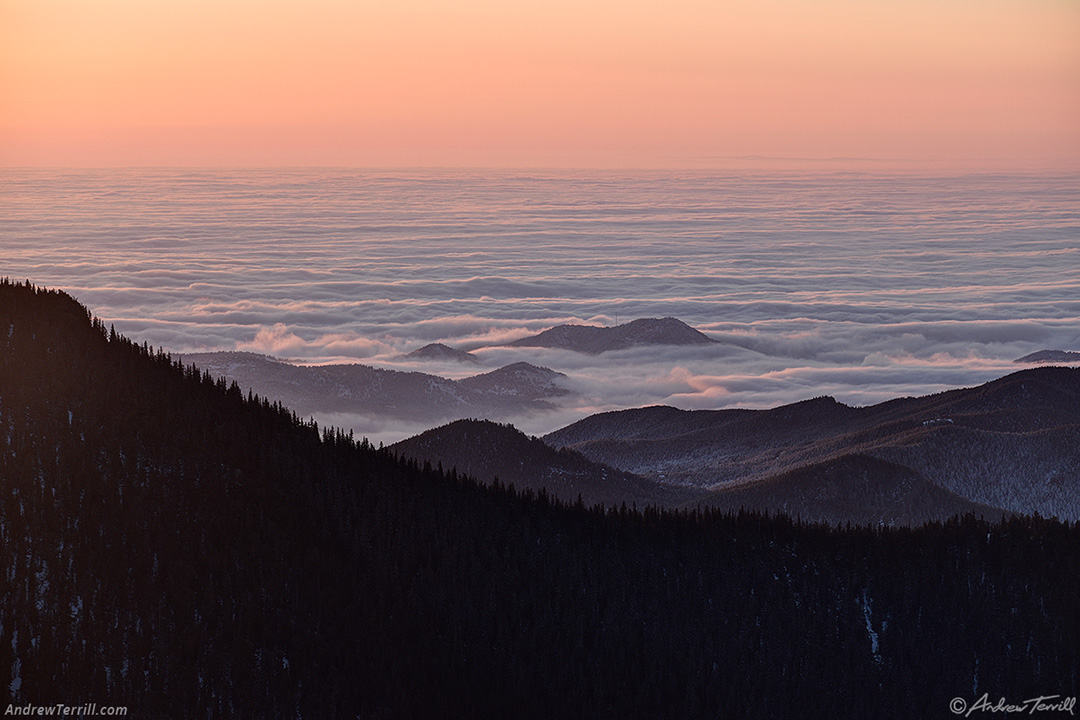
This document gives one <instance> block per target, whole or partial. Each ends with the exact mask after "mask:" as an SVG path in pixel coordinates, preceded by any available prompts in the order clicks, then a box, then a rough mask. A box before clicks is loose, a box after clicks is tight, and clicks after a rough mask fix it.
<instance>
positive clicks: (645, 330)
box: [507, 317, 716, 355]
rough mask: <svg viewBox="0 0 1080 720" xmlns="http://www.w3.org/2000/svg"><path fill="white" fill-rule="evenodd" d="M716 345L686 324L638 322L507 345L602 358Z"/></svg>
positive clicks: (577, 328) (559, 330)
mask: <svg viewBox="0 0 1080 720" xmlns="http://www.w3.org/2000/svg"><path fill="white" fill-rule="evenodd" d="M712 342H716V341H715V340H713V339H712V338H710V337H709V336H708V335H705V334H704V333H702V332H700V331H698V330H695V329H694V328H692V327H690V326H689V325H687V324H686V323H684V322H683V321H681V320H679V319H677V318H673V317H666V318H639V319H637V320H632V321H631V322H628V323H623V324H622V325H616V326H614V327H602V326H599V325H573V324H569V325H557V326H555V327H553V328H550V329H548V330H545V331H543V332H542V333H539V334H537V335H531V336H529V337H525V338H521V339H519V340H515V341H513V342H511V343H507V344H508V345H509V346H511V347H547V348H557V349H561V350H573V351H575V352H581V353H586V354H589V355H599V354H600V353H603V352H608V351H609V350H625V349H627V348H631V347H636V346H639V345H707V344H709V343H712Z"/></svg>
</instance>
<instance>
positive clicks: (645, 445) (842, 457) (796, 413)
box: [543, 367, 1080, 520]
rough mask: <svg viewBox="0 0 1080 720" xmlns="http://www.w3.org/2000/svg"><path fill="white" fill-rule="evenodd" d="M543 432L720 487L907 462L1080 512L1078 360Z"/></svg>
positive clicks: (972, 491) (1070, 513) (976, 487)
mask: <svg viewBox="0 0 1080 720" xmlns="http://www.w3.org/2000/svg"><path fill="white" fill-rule="evenodd" d="M543 439H544V441H545V442H547V443H548V444H550V445H552V446H553V447H556V448H568V449H573V450H576V451H578V452H580V453H581V454H583V455H584V456H585V457H587V458H589V459H590V460H593V461H594V462H599V463H604V464H606V465H609V466H611V467H615V468H619V469H621V470H626V471H628V472H632V473H635V474H637V475H640V476H642V477H647V478H652V479H656V480H664V481H666V482H671V483H676V484H680V485H690V486H694V487H700V488H705V489H710V490H721V491H723V490H726V489H729V488H742V490H741V491H742V492H747V491H748V490H747V489H748V488H749V487H750V486H751V485H752V484H753V483H760V482H768V483H770V485H768V487H771V488H772V490H770V494H775V493H776V488H777V484H776V483H778V482H780V479H782V478H787V481H786V482H788V483H789V484H790V483H792V482H793V481H794V480H795V479H797V478H799V477H801V476H805V474H806V471H805V470H800V469H801V468H806V467H807V466H813V465H817V466H818V468H819V470H821V471H824V470H825V468H827V467H828V466H829V465H833V466H834V469H833V470H831V471H829V472H832V473H833V474H834V475H836V476H837V477H841V478H846V480H845V481H850V478H849V477H848V476H849V475H850V474H851V473H852V472H854V473H856V474H863V473H865V472H867V471H868V468H870V467H877V468H880V469H883V470H884V469H885V468H892V469H888V470H886V471H885V472H884V473H883V475H884V476H887V477H894V476H896V473H897V472H898V469H899V471H902V472H901V474H906V476H907V477H908V482H917V483H918V484H924V483H926V482H929V483H931V484H932V485H934V486H936V487H937V488H938V490H945V491H948V492H949V493H951V494H953V495H955V496H958V497H959V498H963V499H964V500H966V501H969V502H971V503H977V504H980V505H985V506H990V507H992V508H999V509H1002V510H1005V511H1008V512H1016V513H1024V514H1032V513H1040V514H1042V515H1044V516H1056V517H1060V518H1063V519H1070V520H1077V519H1080V369H1075V368H1063V367H1045V368H1036V369H1031V370H1024V371H1020V372H1017V373H1013V374H1011V375H1008V376H1006V377H1003V378H1000V379H998V380H995V381H992V382H989V383H986V384H984V385H980V386H978V387H974V388H964V389H957V390H950V391H948V392H943V393H939V394H936V395H929V396H924V397H915V398H900V399H896V400H891V401H888V402H884V403H880V404H878V405H872V406H869V407H849V406H847V405H843V404H842V403H838V402H836V400H834V399H833V398H830V397H820V398H815V399H812V400H807V401H804V402H800V403H795V404H793V405H786V406H782V407H778V408H774V409H771V410H742V409H738V410H693V411H687V410H678V409H675V408H670V407H647V408H639V409H634V410H624V411H617V412H610V413H602V414H598V415H593V416H590V417H587V418H585V419H583V420H581V421H579V422H576V423H574V424H572V425H569V426H567V427H564V428H562V429H560V430H556V431H555V432H552V433H550V434H548V435H546V436H544V438H543ZM860 456H861V459H857V458H859V457H860ZM867 458H874V459H876V460H880V461H883V462H884V463H888V465H880V464H875V463H872V462H871V461H870V460H868V459H867ZM837 463H840V464H839V465H837ZM822 464H824V465H822ZM844 468H847V470H845V469H844ZM818 476H820V473H818ZM758 487H759V488H764V487H766V486H758ZM799 492H801V491H799ZM799 492H796V493H795V495H798V494H799ZM935 492H936V491H935ZM793 499H794V495H793V496H792V498H791V500H793ZM787 502H788V504H787V506H788V507H793V508H797V507H800V505H799V504H797V503H794V502H790V501H787ZM722 504H723V503H722ZM856 505H857V503H856ZM943 507H945V506H943ZM773 509H774V510H777V509H780V506H779V505H777V506H774V507H773ZM804 517H806V516H805V515H804ZM833 519H842V518H839V517H837V518H833Z"/></svg>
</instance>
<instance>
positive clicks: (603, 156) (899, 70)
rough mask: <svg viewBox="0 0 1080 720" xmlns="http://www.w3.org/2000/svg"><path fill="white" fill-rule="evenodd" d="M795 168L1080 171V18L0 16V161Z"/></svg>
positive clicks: (448, 6)
mask: <svg viewBox="0 0 1080 720" xmlns="http://www.w3.org/2000/svg"><path fill="white" fill-rule="evenodd" d="M748 156H752V157H748ZM760 158H768V159H765V160H763V159H760ZM805 161H812V162H811V163H810V164H812V165H825V166H829V167H839V166H845V167H852V166H854V167H862V166H879V165H881V164H885V165H898V166H916V167H921V168H925V167H934V168H947V169H955V168H1002V169H1014V168H1025V169H1044V168H1057V169H1076V168H1078V167H1080V2H1077V1H1076V0H932V1H931V0H926V1H924V0H905V1H904V2H899V1H895V0H894V1H890V0H823V1H814V0H753V1H751V0H734V1H730V0H729V1H720V0H708V1H705V0H667V1H666V2H663V3H661V2H648V1H645V0H619V2H615V1H614V0H575V1H574V2H570V1H569V0H545V2H542V3H528V4H525V3H509V2H505V1H504V0H500V1H499V2H495V1H494V0H460V1H455V2H448V1H446V0H398V1H396V2H384V1H381V2H369V1H367V0H361V1H357V0H308V1H307V2H299V1H298V0H258V2H256V1H255V0H214V1H213V2H210V1H208V0H153V1H152V2H148V1H147V0H94V1H93V2H91V1H90V0H0V164H3V165H8V166H11V165H61V166H64V165H73V166H84V165H89V166H115V165H259V166H273V165H351V166H446V165H458V166H555V167H559V166H577V167H636V166H642V167H702V166H719V167H724V166H731V165H739V164H743V163H750V164H755V163H759V164H761V163H763V164H765V165H769V164H770V163H775V164H777V165H786V166H792V165H799V164H800V163H803V162H805Z"/></svg>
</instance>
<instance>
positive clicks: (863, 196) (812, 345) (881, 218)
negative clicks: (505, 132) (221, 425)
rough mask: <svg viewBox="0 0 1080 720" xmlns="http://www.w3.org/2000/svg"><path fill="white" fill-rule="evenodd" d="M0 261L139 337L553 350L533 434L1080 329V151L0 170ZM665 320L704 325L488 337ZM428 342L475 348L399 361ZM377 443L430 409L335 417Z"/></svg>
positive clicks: (958, 358)
mask: <svg viewBox="0 0 1080 720" xmlns="http://www.w3.org/2000/svg"><path fill="white" fill-rule="evenodd" d="M0 197H2V198H3V199H2V200H0V203H2V205H0V275H4V276H8V277H14V278H20V279H21V278H28V279H30V280H31V281H33V282H34V283H36V284H39V285H45V286H50V287H59V288H63V289H65V290H67V291H69V292H70V293H72V294H73V295H74V296H75V297H77V298H78V299H79V300H80V301H82V302H83V303H85V304H86V305H87V306H88V307H90V309H91V310H92V311H93V312H94V313H95V314H96V315H97V316H99V317H101V318H102V319H104V320H105V321H106V322H107V323H112V324H114V325H115V326H116V329H117V330H118V331H120V332H123V333H125V334H126V335H128V336H130V337H132V338H134V339H136V340H137V341H139V342H142V341H147V342H149V343H150V344H152V345H154V346H159V347H163V348H165V349H167V350H169V351H173V352H185V353H187V352H200V351H212V350H248V351H254V352H259V353H265V354H268V355H273V356H276V357H281V358H288V359H291V360H294V361H296V362H303V363H326V362H359V363H365V364H369V365H375V366H378V367H385V368H393V369H407V370H421V371H424V372H431V373H436V374H441V375H444V376H447V377H455V378H457V377H463V376H466V375H469V374H475V373H476V372H481V371H484V370H487V369H494V368H496V367H499V366H501V365H505V364H508V363H511V362H517V361H520V360H526V361H528V362H531V363H534V364H538V365H544V366H547V367H550V368H552V369H555V370H558V371H560V372H563V373H566V374H567V375H568V380H567V383H568V385H569V386H570V387H572V388H573V389H574V390H575V391H576V392H575V394H574V395H573V396H571V397H569V398H567V399H566V400H565V402H563V403H562V405H561V406H560V407H559V409H558V410H556V411H552V412H549V413H544V414H541V415H534V416H530V417H522V418H519V419H517V420H516V424H518V425H519V426H520V427H522V428H523V429H525V430H526V431H528V432H532V433H542V432H546V431H549V430H552V429H555V428H556V427H559V426H561V425H563V424H566V423H567V422H571V421H573V420H576V419H578V418H580V417H583V416H584V415H587V414H589V413H591V412H597V411H602V410H610V409H618V408H625V407H634V406H639V405H646V404H658V403H663V404H670V405H676V406H678V407H683V408H726V407H770V406H775V405H778V404H783V403H787V402H793V401H797V400H802V399H806V398H809V397H815V396H819V395H832V396H834V397H836V398H837V399H838V400H840V401H841V402H845V403H848V404H852V405H865V404H871V403H875V402H879V401H882V400H886V399H889V398H892V397H897V396H902V395H918V394H925V393H929V392H936V391H940V390H944V389H948V388H952V387H959V386H968V385H974V384H978V383H981V382H985V381H987V380H990V379H993V378H996V377H1000V376H1002V375H1004V374H1007V373H1009V372H1012V371H1015V370H1017V369H1018V366H1017V365H1016V364H1015V363H1013V362H1012V361H1013V360H1014V359H1016V358H1018V357H1020V356H1022V355H1025V354H1027V353H1030V352H1033V351H1035V350H1040V349H1044V348H1052V349H1065V350H1080V175H1034V174H1026V175H990V174H980V175H965V176H955V177H949V176H919V175H900V174H894V175H874V174H842V173H834V174H820V173H819V174H810V173H801V174H799V173H788V174H784V173H750V172H740V173H721V172H712V173H707V172H686V173H677V172H640V173H631V172H606V173H605V172H569V171H559V172H554V171H543V172H541V171H537V172H520V171H518V172H513V171H355V170H235V171H225V170H206V171H197V170H100V171H94V170H71V171H65V170H4V171H2V173H0ZM639 317H677V318H679V319H681V320H683V321H684V322H686V323H688V324H690V325H693V326H694V327H696V328H698V329H699V330H701V331H703V332H705V333H706V334H708V335H709V336H710V337H712V338H713V339H715V340H718V341H720V342H718V343H716V344H714V345H708V346H699V347H690V348H687V347H639V348H633V349H629V350H624V351H618V352H611V353H605V354H603V355H600V356H589V355H581V354H577V353H573V352H567V351H560V350H545V349H537V348H507V347H500V345H501V344H502V343H505V342H508V341H510V340H513V339H516V338H519V337H522V336H525V335H529V334H532V333H535V332H539V331H541V330H544V329H546V328H548V327H551V326H553V325H557V324H560V323H567V322H576V323H590V324H598V325H613V324H616V323H621V322H626V321H629V320H632V319H634V318H639ZM430 342H443V343H446V344H447V345H451V346H454V347H459V348H463V349H466V350H471V351H473V352H474V353H475V354H476V355H478V357H479V358H480V359H481V361H482V365H481V366H480V368H479V369H478V368H476V367H466V366H462V365H458V364H453V363H441V364H440V363H430V362H418V361H408V360H404V359H402V357H401V355H402V354H404V353H406V352H408V351H410V350H413V349H416V348H418V347H420V346H421V345H424V344H426V343H430ZM323 420H324V421H332V422H335V423H337V424H342V425H348V426H350V427H354V428H355V429H356V430H357V431H358V432H360V433H363V434H367V435H369V436H371V437H374V438H378V439H383V440H386V441H392V440H395V439H398V438H399V437H403V436H405V435H407V434H410V433H412V432H416V431H418V430H421V429H424V428H423V427H417V426H414V425H408V424H405V425H403V424H401V423H396V424H395V423H389V422H387V421H385V420H383V419H380V418H360V417H348V416H335V417H329V416H327V417H324V418H323Z"/></svg>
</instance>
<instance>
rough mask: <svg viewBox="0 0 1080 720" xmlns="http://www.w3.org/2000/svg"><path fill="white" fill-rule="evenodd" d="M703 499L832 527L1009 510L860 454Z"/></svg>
mask: <svg viewBox="0 0 1080 720" xmlns="http://www.w3.org/2000/svg"><path fill="white" fill-rule="evenodd" d="M697 503H698V504H700V505H704V506H708V507H715V508H721V509H724V510H731V511H737V510H752V511H757V512H769V513H777V512H781V513H785V514H787V515H790V516H792V517H797V518H802V519H803V520H807V521H811V522H822V523H826V524H828V525H838V524H843V523H853V524H858V525H890V526H891V525H899V526H919V525H922V524H924V523H927V522H931V521H934V520H936V521H944V520H948V519H949V518H950V517H953V516H956V515H966V514H969V513H970V514H974V515H976V516H979V517H986V518H987V519H990V520H997V519H998V518H1000V517H1001V516H1002V515H1007V514H1008V513H1005V512H1004V511H1002V510H1000V509H997V508H991V507H988V506H985V505H978V504H976V503H973V502H970V501H968V500H965V499H964V498H961V497H960V496H958V495H956V494H955V493H951V492H949V491H948V490H944V489H942V488H940V487H938V486H937V485H935V484H933V483H932V482H930V481H929V480H927V479H926V478H924V477H923V476H922V475H920V474H919V473H917V472H915V471H913V470H911V469H910V468H907V467H904V466H903V465H897V464H896V463H890V462H887V461H885V460H881V459H879V458H875V457H871V456H869V455H859V454H854V455H842V456H840V457H837V458H832V459H830V460H824V461H822V462H818V463H813V464H811V465H803V466H801V467H798V468H796V469H794V470H788V471H787V472H784V473H780V474H779V475H775V476H773V477H770V478H768V479H765V480H759V481H757V482H753V483H749V484H743V485H736V486H733V487H728V488H724V489H721V490H717V491H715V492H712V493H709V495H707V496H706V497H705V498H703V499H701V500H699V501H697Z"/></svg>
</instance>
